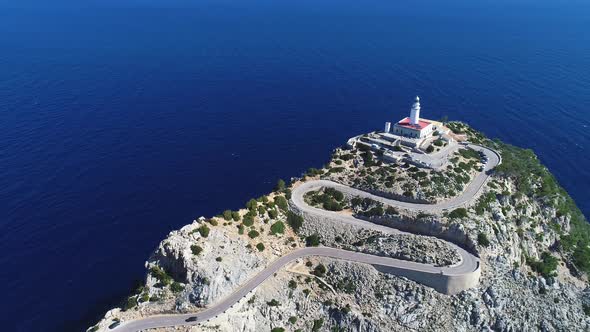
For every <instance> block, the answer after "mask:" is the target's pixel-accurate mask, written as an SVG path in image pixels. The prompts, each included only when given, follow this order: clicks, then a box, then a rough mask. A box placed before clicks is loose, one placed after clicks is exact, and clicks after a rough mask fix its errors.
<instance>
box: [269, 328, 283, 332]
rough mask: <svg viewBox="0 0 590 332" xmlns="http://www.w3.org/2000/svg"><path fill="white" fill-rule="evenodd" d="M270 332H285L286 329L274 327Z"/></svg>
mask: <svg viewBox="0 0 590 332" xmlns="http://www.w3.org/2000/svg"><path fill="white" fill-rule="evenodd" d="M270 332H285V329H284V328H282V327H273V328H272V330H270Z"/></svg>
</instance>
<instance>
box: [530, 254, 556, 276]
mask: <svg viewBox="0 0 590 332" xmlns="http://www.w3.org/2000/svg"><path fill="white" fill-rule="evenodd" d="M526 263H527V264H528V265H529V266H530V267H531V269H532V270H533V271H535V272H537V273H539V274H541V275H542V276H544V277H545V278H547V277H551V276H554V275H555V269H556V268H557V258H555V256H553V255H551V254H550V253H549V252H544V253H542V254H541V260H536V259H534V258H530V257H527V259H526Z"/></svg>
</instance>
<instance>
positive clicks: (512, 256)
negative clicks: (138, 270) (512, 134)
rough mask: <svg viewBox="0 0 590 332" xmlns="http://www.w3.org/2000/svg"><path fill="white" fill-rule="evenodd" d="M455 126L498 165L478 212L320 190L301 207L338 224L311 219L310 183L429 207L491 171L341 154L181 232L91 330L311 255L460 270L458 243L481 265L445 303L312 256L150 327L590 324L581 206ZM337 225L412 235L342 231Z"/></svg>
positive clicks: (531, 166)
mask: <svg viewBox="0 0 590 332" xmlns="http://www.w3.org/2000/svg"><path fill="white" fill-rule="evenodd" d="M449 128H452V130H453V131H454V132H455V133H457V134H461V135H465V136H466V139H467V140H468V141H470V142H473V143H477V144H480V145H483V146H486V147H488V148H490V149H493V150H495V151H497V152H498V153H499V154H500V155H501V157H502V163H501V164H500V165H498V166H496V167H495V168H494V169H493V170H492V171H491V172H490V177H489V178H488V179H487V180H486V182H485V185H484V186H483V187H482V188H481V190H479V191H478V192H477V195H475V196H474V197H473V199H472V200H470V201H469V203H467V204H465V205H462V206H460V207H455V208H452V209H443V210H439V211H428V212H427V213H425V212H422V211H417V210H415V209H405V208H403V207H399V206H389V205H387V204H383V203H381V202H379V201H374V200H370V199H367V198H361V197H356V196H355V195H349V194H347V193H343V192H341V191H338V190H334V189H330V188H320V189H319V190H317V191H315V192H313V191H312V192H308V193H307V194H306V195H305V197H304V199H305V202H306V203H307V204H309V205H310V206H313V207H315V208H317V209H321V210H326V211H331V212H333V214H332V215H333V217H330V218H324V217H321V216H319V215H308V214H305V213H302V211H300V210H299V209H298V207H297V205H296V204H294V203H293V201H292V199H291V193H292V191H293V190H295V189H296V188H297V187H298V186H300V185H302V184H303V183H306V182H307V181H315V180H318V179H326V180H331V181H335V182H338V183H341V184H344V185H347V186H350V187H354V188H358V189H361V190H367V191H371V192H377V193H379V192H382V193H383V194H384V195H388V194H389V195H390V197H395V195H400V196H406V197H410V198H413V199H424V200H427V201H428V203H430V204H432V203H436V202H441V201H445V199H448V198H449V197H452V196H455V195H459V194H460V193H461V192H462V191H463V190H464V188H465V185H466V184H467V183H468V182H469V181H471V180H472V179H473V178H474V176H475V175H476V174H477V172H478V168H479V167H481V164H480V163H479V162H478V161H477V160H475V159H474V158H473V154H472V153H470V152H457V154H456V155H455V156H454V158H455V157H456V159H453V160H454V161H453V162H452V163H453V164H452V165H451V169H450V170H449V169H445V170H440V171H433V170H422V169H413V168H412V167H413V166H408V165H405V164H396V163H386V162H383V161H381V159H380V156H379V154H377V153H374V152H373V151H370V150H366V149H365V150H362V151H361V150H356V149H354V148H338V149H336V150H335V151H334V153H333V155H332V158H331V159H330V161H329V162H328V163H327V164H326V166H324V167H323V168H319V169H315V168H314V169H310V170H309V171H308V172H307V173H306V174H305V175H303V176H302V177H300V178H294V179H292V181H290V183H289V184H285V183H284V182H283V181H279V183H278V184H277V186H276V188H275V189H274V191H273V192H272V193H269V194H268V195H266V196H263V197H259V198H257V199H252V200H250V201H249V202H247V204H246V207H245V208H243V209H240V210H238V211H229V210H228V211H224V212H223V213H221V214H220V215H218V216H214V217H210V218H205V217H200V218H197V219H195V220H194V221H193V222H192V223H191V224H188V225H186V226H185V227H183V228H181V229H180V230H177V231H173V232H171V233H170V234H169V235H168V237H167V238H166V239H164V240H163V241H162V242H161V243H160V244H159V246H158V247H157V248H156V249H155V250H154V252H153V254H152V255H151V257H149V259H148V261H147V262H146V270H147V273H146V278H145V283H144V284H143V285H142V286H141V287H139V288H138V289H137V290H135V291H134V293H133V294H131V295H130V296H129V297H128V298H127V299H125V301H123V303H122V304H121V307H119V308H114V309H112V310H110V311H108V312H107V313H106V315H105V317H104V319H102V320H101V321H100V322H98V323H97V324H96V325H95V326H92V327H90V328H89V329H88V330H89V331H111V328H112V330H113V331H117V329H118V328H119V322H120V323H121V325H120V326H121V327H122V326H124V324H125V322H129V321H134V320H138V319H140V318H145V317H152V316H155V315H162V314H179V313H192V314H194V315H195V316H199V313H200V312H202V311H203V310H204V309H205V308H208V307H210V306H213V305H215V304H216V303H218V302H219V301H221V300H222V299H224V298H226V297H228V296H229V295H230V294H232V293H233V292H235V291H236V290H238V289H239V288H240V287H242V285H244V284H245V283H246V282H247V281H248V280H250V279H251V278H253V277H254V276H255V275H257V273H259V272H261V271H263V270H264V269H265V268H266V267H268V266H269V265H270V264H272V262H273V261H276V260H277V259H279V258H280V257H283V256H285V255H287V254H289V253H292V252H294V251H296V250H298V249H301V248H304V247H310V246H311V247H313V246H319V247H322V246H325V247H332V248H340V249H343V250H347V251H351V252H360V253H366V254H371V255H375V256H378V257H391V258H396V259H400V260H403V261H408V262H416V263H424V264H430V265H433V266H442V267H449V266H454V265H456V264H459V263H460V261H461V256H460V255H459V254H458V253H457V250H456V249H454V248H455V247H454V246H459V247H461V248H464V249H465V250H467V251H469V252H470V253H471V254H473V255H475V256H477V257H478V258H479V260H480V261H481V277H480V279H479V283H478V284H477V286H476V287H472V288H469V289H466V290H463V291H461V292H459V293H458V294H455V295H447V294H443V293H441V292H438V291H436V290H434V289H433V288H430V287H428V286H425V285H423V284H421V283H418V282H415V281H412V280H409V279H407V278H404V277H400V276H396V275H394V274H388V273H382V272H380V271H379V270H378V269H376V268H375V267H373V266H372V265H368V264H362V263H355V262H350V261H346V260H340V259H333V258H328V257H321V256H318V257H316V256H310V257H303V258H298V259H296V260H294V261H292V262H290V263H288V264H287V265H285V266H284V267H282V268H281V269H279V270H278V271H277V272H276V273H274V274H272V275H271V276H270V277H269V278H268V279H266V280H265V281H264V282H263V283H262V284H260V285H259V286H258V287H256V288H255V289H254V290H253V291H251V292H249V293H248V294H247V295H246V296H244V297H243V298H241V299H240V300H239V301H238V302H237V303H235V304H234V305H232V306H231V307H230V308H228V309H227V310H225V311H224V312H223V313H221V314H219V315H216V316H215V317H214V318H212V319H209V320H207V321H205V322H200V323H199V324H196V325H184V324H182V325H179V326H174V327H166V328H155V329H151V330H150V331H194V332H196V331H273V332H280V331H363V332H365V331H366V332H369V331H415V330H420V331H587V330H588V329H590V316H589V315H590V288H588V273H590V247H589V244H590V227H589V225H588V223H587V221H586V219H585V218H584V216H583V215H582V213H581V212H580V211H579V209H578V208H577V207H576V205H575V203H574V202H573V200H572V199H571V198H570V197H569V195H568V194H567V193H566V192H565V191H564V190H563V189H562V188H561V187H560V186H559V184H558V183H557V182H556V180H555V178H554V177H553V176H552V175H551V174H550V172H549V171H548V170H547V169H546V168H545V167H544V166H543V165H541V164H540V162H539V160H538V159H537V158H536V156H535V155H534V153H533V152H532V151H530V150H524V149H520V148H517V147H513V146H510V145H507V144H505V143H502V142H500V141H497V140H490V139H488V138H486V137H485V136H484V135H483V134H481V133H479V132H477V131H475V130H474V129H472V128H470V127H469V126H468V125H466V124H464V123H459V122H454V123H451V124H449ZM418 173H419V174H418ZM425 178H426V179H427V180H428V181H425V180H424V179H425ZM338 216H348V217H350V216H353V217H355V218H357V219H359V220H363V221H369V222H370V223H372V224H375V225H380V226H384V227H391V228H392V229H398V230H402V231H408V232H410V233H412V234H407V233H401V234H397V233H389V232H383V231H381V230H380V229H378V228H375V229H367V228H364V227H361V226H358V225H354V224H345V223H341V222H339V221H338ZM451 244H452V245H451Z"/></svg>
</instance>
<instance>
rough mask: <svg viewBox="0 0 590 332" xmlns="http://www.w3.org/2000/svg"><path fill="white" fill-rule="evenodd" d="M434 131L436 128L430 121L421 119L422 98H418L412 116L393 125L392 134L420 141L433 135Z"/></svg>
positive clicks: (411, 112) (413, 106) (411, 111)
mask: <svg viewBox="0 0 590 332" xmlns="http://www.w3.org/2000/svg"><path fill="white" fill-rule="evenodd" d="M433 130H434V126H433V125H432V123H431V122H430V121H428V120H425V119H423V120H421V119H420V97H416V101H415V102H414V105H412V109H411V110H410V116H409V117H406V118H403V119H402V120H401V121H399V122H398V123H396V124H395V125H393V130H392V131H391V133H392V134H394V135H398V136H403V137H409V138H418V139H420V138H425V137H428V136H430V135H432V132H433Z"/></svg>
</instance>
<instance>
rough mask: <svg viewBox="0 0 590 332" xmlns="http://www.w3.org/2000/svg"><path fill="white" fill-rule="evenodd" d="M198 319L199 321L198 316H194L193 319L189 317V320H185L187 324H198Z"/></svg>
mask: <svg viewBox="0 0 590 332" xmlns="http://www.w3.org/2000/svg"><path fill="white" fill-rule="evenodd" d="M197 319H198V318H197V316H192V317H189V318H187V319H186V320H185V322H187V323H190V322H196V321H197Z"/></svg>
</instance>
